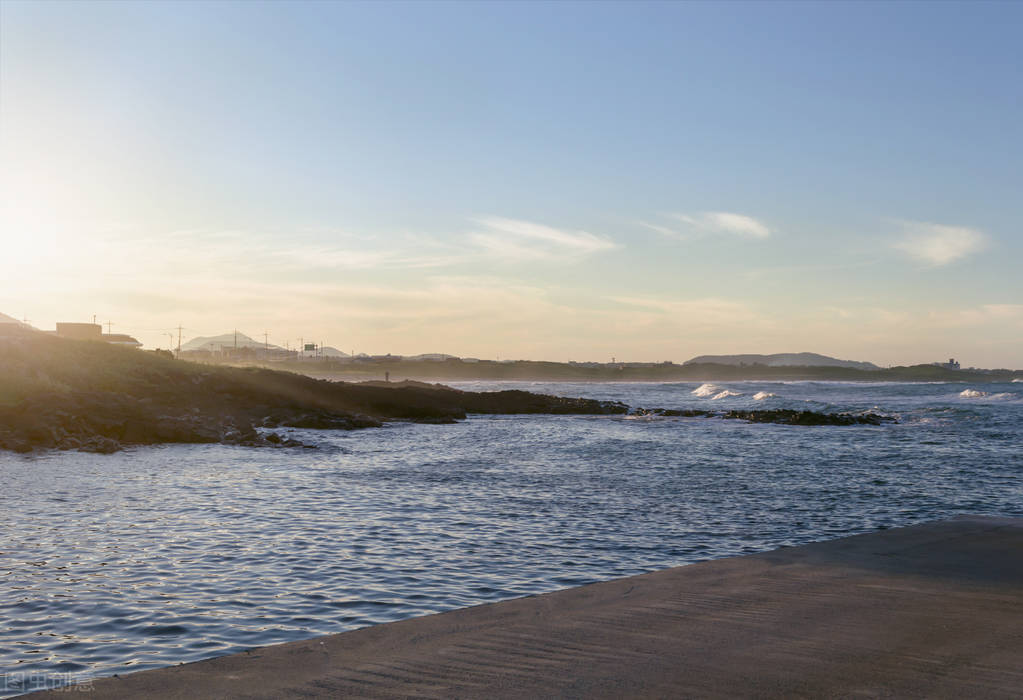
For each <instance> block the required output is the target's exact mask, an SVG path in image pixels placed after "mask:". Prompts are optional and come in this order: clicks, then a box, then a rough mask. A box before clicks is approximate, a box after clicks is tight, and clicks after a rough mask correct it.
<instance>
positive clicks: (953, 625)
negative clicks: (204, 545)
mask: <svg viewBox="0 0 1023 700" xmlns="http://www.w3.org/2000/svg"><path fill="white" fill-rule="evenodd" d="M1021 553H1023V520H1020V519H1007V518H980V517H964V518H957V519H954V520H948V521H941V522H935V523H930V524H925V525H919V526H915V527H908V528H901V529H896V530H886V531H879V532H876V533H871V534H867V535H860V536H856V537H849V538H845V539H840V540H834V541H829V542H823V543H817V544H811V545H807V546H803V547H796V548H784V549H779V550H776V551H773V552H768V553H764V554H757V555H750V556H743V557H735V558H729V559H722V560H717V561H710V562H704V563H699V564H693V565H690V566H683V567H678V568H674V569H668V570H665V571H658V572H654V573H650V574H644V575H641V576H634V577H630V578H624V579H618V580H614V581H608V582H605V583H598V584H593V585H589V586H582V587H578V588H572V589H567V590H563V591H558V592H554V593H550V594H545V595H539V596H531V597H527V598H520V599H516V600H509V601H504V602H500V603H494V604H489V605H481V606H477V607H472V608H466V609H462V610H456V611H452V612H448V613H444V614H439V615H430V616H426V617H420V618H415V619H410V620H405V621H401V622H395V623H390V624H384V625H378V626H375V627H368V628H364V629H360V630H356V631H353V632H347V633H343V634H338V635H332V636H328V637H320V638H314V639H310V640H306V641H300V642H292V643H288V644H281V645H276V646H270V647H264V648H258V649H253V650H251V651H248V652H245V653H241V654H235V655H232V656H226V657H221V658H216V659H210V660H207V661H201V662H198V663H192V664H186V665H182V666H175V667H170V668H165V669H157V670H152V671H145V672H141V673H137V674H132V675H127V676H120V677H113V678H105V679H99V680H95V681H93V682H91V683H90V684H88V689H89V691H90V692H89V697H91V698H131V697H148V698H196V697H218V698H298V697H302V698H310V697H323V698H326V697H431V698H445V697H477V698H484V697H486V698H493V697H507V698H521V697H578V698H582V697H587V698H589V697H722V698H723V697H852V696H856V697H972V698H979V697H990V698H999V697H1002V698H1009V697H1018V695H1019V689H1020V688H1023V632H1021V631H1020V630H1023V555H1021ZM84 689H85V688H83V690H84ZM32 697H39V698H46V697H54V698H57V697H67V693H66V692H60V691H56V692H52V691H51V692H49V693H47V692H43V693H37V694H34V695H33V696H32Z"/></svg>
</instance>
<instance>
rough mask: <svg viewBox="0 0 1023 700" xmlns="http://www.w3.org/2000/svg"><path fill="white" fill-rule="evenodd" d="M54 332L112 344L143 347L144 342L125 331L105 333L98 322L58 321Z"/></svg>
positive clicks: (63, 335) (76, 338) (64, 335)
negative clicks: (126, 333)
mask: <svg viewBox="0 0 1023 700" xmlns="http://www.w3.org/2000/svg"><path fill="white" fill-rule="evenodd" d="M54 334H55V335H57V336H60V337H61V338H70V339H72V340H98V341H100V342H103V343H110V344H111V345H122V346H124V347H131V348H141V347H142V343H140V342H139V341H137V340H136V339H135V338H132V337H131V336H130V335H125V334H124V333H104V332H103V326H101V325H99V324H98V323H58V324H57V330H56V331H54Z"/></svg>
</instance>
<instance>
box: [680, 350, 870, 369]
mask: <svg viewBox="0 0 1023 700" xmlns="http://www.w3.org/2000/svg"><path fill="white" fill-rule="evenodd" d="M682 364H686V365H702V364H714V365H733V366H736V367H738V366H740V365H766V366H767V367H851V368H853V369H881V368H880V367H878V366H877V365H875V364H874V363H872V362H856V361H855V360H836V359H835V358H834V357H828V356H827V355H818V354H817V353H815V352H782V353H776V354H774V355H752V354H751V355H700V356H699V357H694V358H693V359H691V360H688V361H686V362H683V363H682Z"/></svg>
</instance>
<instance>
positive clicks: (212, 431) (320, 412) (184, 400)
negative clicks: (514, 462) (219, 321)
mask: <svg viewBox="0 0 1023 700" xmlns="http://www.w3.org/2000/svg"><path fill="white" fill-rule="evenodd" d="M627 410H628V407H626V406H625V405H624V404H620V403H615V402H606V401H594V400H590V399H571V398H564V397H559V396H544V395H540V394H531V393H529V392H525V391H500V392H467V391H459V390H457V389H452V388H450V387H445V386H441V385H436V384H423V383H419V382H400V383H397V382H396V383H385V382H365V383H346V382H332V381H327V380H320V379H313V378H311V377H306V376H303V375H299V374H293V373H290V372H278V371H274V370H268V369H256V368H236V367H222V366H220V367H215V366H207V365H200V364H195V363H191V362H184V361H180V360H174V359H172V358H169V357H166V356H163V355H159V354H156V353H148V352H142V351H139V350H134V349H130V348H120V347H114V346H111V345H107V344H104V343H97V342H86V341H74V340H67V339H62V338H55V337H52V336H45V335H42V334H39V333H31V332H27V333H23V334H13V335H9V336H5V337H0V449H7V450H14V451H18V452H29V451H32V450H36V449H78V450H86V451H92V452H114V451H117V450H118V449H120V448H121V447H123V446H128V445H154V444H162V443H225V444H235V445H251V446H292V447H294V446H299V445H300V443H297V442H295V441H293V440H289V439H287V438H285V437H282V436H280V435H278V434H276V433H273V432H267V430H265V429H266V428H271V429H272V428H275V427H295V428H313V429H331V430H338V429H342V430H354V429H358V428H369V427H377V426H380V425H381V424H382V422H383V421H393V420H409V421H418V422H426V423H451V422H454V421H457V420H459V419H462V418H465V416H466V415H467V414H469V413H561V414H565V413H577V414H613V413H625V412H626V411H627Z"/></svg>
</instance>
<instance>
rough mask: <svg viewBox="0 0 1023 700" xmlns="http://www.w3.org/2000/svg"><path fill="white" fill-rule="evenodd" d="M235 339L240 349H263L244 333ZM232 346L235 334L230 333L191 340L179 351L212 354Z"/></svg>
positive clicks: (275, 346)
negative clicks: (207, 352) (201, 351)
mask: <svg viewBox="0 0 1023 700" xmlns="http://www.w3.org/2000/svg"><path fill="white" fill-rule="evenodd" d="M237 338H238V347H240V348H262V347H264V345H263V342H262V341H260V340H255V339H253V338H250V337H249V336H247V335H245V334H244V333H239V334H238V336H237ZM234 346H235V334H234V333H233V332H232V333H224V334H223V335H214V336H209V337H199V338H192V339H191V340H189V341H188V342H187V343H185V344H184V345H182V346H181V349H182V350H208V351H210V352H214V351H217V350H220V349H221V348H233V347H234ZM270 347H271V348H274V349H276V350H283V349H284V348H282V347H280V346H277V345H274V344H273V343H271V344H270Z"/></svg>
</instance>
